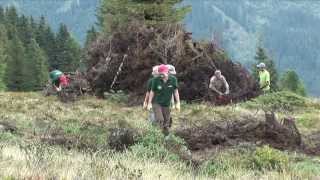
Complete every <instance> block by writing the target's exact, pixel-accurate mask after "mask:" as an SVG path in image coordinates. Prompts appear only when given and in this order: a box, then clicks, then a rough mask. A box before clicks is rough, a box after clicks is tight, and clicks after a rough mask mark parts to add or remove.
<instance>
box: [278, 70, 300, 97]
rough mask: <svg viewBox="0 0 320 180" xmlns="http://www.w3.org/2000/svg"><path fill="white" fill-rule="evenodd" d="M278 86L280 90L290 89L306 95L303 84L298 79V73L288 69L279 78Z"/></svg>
mask: <svg viewBox="0 0 320 180" xmlns="http://www.w3.org/2000/svg"><path fill="white" fill-rule="evenodd" d="M280 88H281V90H286V91H291V92H294V93H296V94H299V95H302V96H306V90H305V87H304V84H303V82H302V81H301V80H300V78H299V76H298V74H297V73H296V72H295V71H293V70H289V71H287V72H286V73H284V74H283V76H282V77H281V79H280Z"/></svg>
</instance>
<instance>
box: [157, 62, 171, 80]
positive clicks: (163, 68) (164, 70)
mask: <svg viewBox="0 0 320 180" xmlns="http://www.w3.org/2000/svg"><path fill="white" fill-rule="evenodd" d="M158 72H159V75H160V76H161V77H162V78H164V77H168V75H169V68H168V66H167V65H164V64H161V65H160V66H159V68H158Z"/></svg>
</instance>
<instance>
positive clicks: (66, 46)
mask: <svg viewBox="0 0 320 180" xmlns="http://www.w3.org/2000/svg"><path fill="white" fill-rule="evenodd" d="M56 43H57V44H56V45H57V49H56V60H55V61H54V62H53V64H52V66H53V67H54V68H58V69H60V70H62V71H64V72H69V71H74V70H75V69H76V68H77V67H78V66H79V63H80V57H81V49H80V46H79V44H77V42H76V41H75V40H74V39H73V38H72V37H71V35H70V33H69V31H68V29H67V26H66V25H64V24H61V26H60V29H59V32H58V34H57V38H56Z"/></svg>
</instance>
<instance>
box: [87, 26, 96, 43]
mask: <svg viewBox="0 0 320 180" xmlns="http://www.w3.org/2000/svg"><path fill="white" fill-rule="evenodd" d="M97 37H98V32H97V30H96V28H95V27H94V26H92V27H91V28H90V29H89V30H88V31H87V37H86V43H85V47H88V46H89V44H90V43H91V42H93V41H94V40H96V39H97Z"/></svg>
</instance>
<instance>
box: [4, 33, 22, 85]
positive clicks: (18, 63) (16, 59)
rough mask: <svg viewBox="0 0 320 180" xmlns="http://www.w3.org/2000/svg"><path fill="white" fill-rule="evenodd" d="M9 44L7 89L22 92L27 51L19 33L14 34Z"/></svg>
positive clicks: (6, 76)
mask: <svg viewBox="0 0 320 180" xmlns="http://www.w3.org/2000/svg"><path fill="white" fill-rule="evenodd" d="M13 32H14V31H13ZM8 44H9V46H8V51H7V52H8V59H7V68H6V73H5V80H6V84H7V88H8V89H9V90H11V91H22V90H23V81H24V77H23V65H24V60H25V54H24V53H25V49H24V46H23V43H22V42H21V40H20V39H19V37H18V35H17V33H13V34H12V40H11V41H9V43H8Z"/></svg>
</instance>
